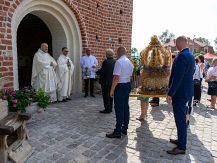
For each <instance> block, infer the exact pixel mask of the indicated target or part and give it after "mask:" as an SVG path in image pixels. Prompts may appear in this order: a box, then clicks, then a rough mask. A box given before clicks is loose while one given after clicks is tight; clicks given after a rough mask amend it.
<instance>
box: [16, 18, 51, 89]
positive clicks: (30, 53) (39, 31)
mask: <svg viewBox="0 0 217 163" xmlns="http://www.w3.org/2000/svg"><path fill="white" fill-rule="evenodd" d="M43 42H46V43H48V45H49V53H50V54H51V55H52V36H51V33H50V30H49V29H48V27H47V25H46V24H45V23H44V22H43V21H42V20H41V19H40V18H39V17H37V16H35V15H32V14H27V15H26V16H25V17H24V18H23V20H22V21H21V23H20V25H19V27H18V30H17V59H18V80H19V88H23V87H26V86H31V73H32V61H33V57H34V54H35V52H36V51H37V50H38V48H39V46H40V44H41V43H43Z"/></svg>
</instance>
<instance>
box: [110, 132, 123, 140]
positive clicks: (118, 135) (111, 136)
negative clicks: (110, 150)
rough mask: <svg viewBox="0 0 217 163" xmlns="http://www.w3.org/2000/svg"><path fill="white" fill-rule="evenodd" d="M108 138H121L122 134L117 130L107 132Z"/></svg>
mask: <svg viewBox="0 0 217 163" xmlns="http://www.w3.org/2000/svg"><path fill="white" fill-rule="evenodd" d="M106 137H107V138H119V139H120V138H121V134H117V133H115V132H113V133H111V134H106Z"/></svg>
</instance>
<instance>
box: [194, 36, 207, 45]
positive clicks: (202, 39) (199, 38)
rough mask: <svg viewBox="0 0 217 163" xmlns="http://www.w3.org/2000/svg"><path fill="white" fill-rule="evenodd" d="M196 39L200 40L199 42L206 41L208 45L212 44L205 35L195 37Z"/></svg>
mask: <svg viewBox="0 0 217 163" xmlns="http://www.w3.org/2000/svg"><path fill="white" fill-rule="evenodd" d="M195 40H197V41H199V42H202V43H205V44H207V45H210V42H209V40H208V39H206V38H204V37H198V38H195Z"/></svg>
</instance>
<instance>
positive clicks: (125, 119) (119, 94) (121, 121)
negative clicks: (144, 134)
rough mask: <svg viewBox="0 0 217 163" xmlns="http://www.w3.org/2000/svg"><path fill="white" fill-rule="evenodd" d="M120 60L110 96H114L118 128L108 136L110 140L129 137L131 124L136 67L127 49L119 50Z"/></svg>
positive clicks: (115, 69) (116, 66)
mask: <svg viewBox="0 0 217 163" xmlns="http://www.w3.org/2000/svg"><path fill="white" fill-rule="evenodd" d="M117 57H118V60H117V61H116V63H115V67H114V72H113V75H114V77H113V81H112V88H111V91H110V96H111V97H113V96H114V104H115V115H116V127H115V129H114V132H113V133H111V134H106V137H108V138H121V133H123V134H124V135H127V129H128V124H129V116H130V111H129V94H130V91H131V84H130V79H131V76H132V73H133V69H134V66H133V64H132V63H131V61H130V60H129V59H128V58H127V56H126V49H125V48H124V47H119V48H118V50H117Z"/></svg>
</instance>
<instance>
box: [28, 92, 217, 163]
mask: <svg viewBox="0 0 217 163" xmlns="http://www.w3.org/2000/svg"><path fill="white" fill-rule="evenodd" d="M207 98H208V97H206V96H204V97H203V100H202V103H203V104H207V103H208V102H207V100H206V99H207ZM164 101H165V99H162V100H161V105H160V107H156V108H150V109H149V112H148V119H147V121H146V122H143V123H141V122H139V121H137V120H136V118H137V117H138V116H139V114H140V102H139V101H138V100H136V98H131V99H130V109H131V119H130V126H129V130H128V131H129V134H128V136H123V137H122V138H121V139H108V138H105V134H106V133H107V132H111V131H112V130H113V128H114V125H115V116H114V113H112V114H106V115H104V114H100V113H99V111H100V110H102V109H103V105H102V98H101V97H100V96H97V97H96V98H90V97H89V98H83V97H76V98H73V100H71V101H69V102H66V103H59V104H54V105H51V106H50V107H49V108H48V109H47V111H45V112H44V113H40V114H39V113H37V114H35V115H34V116H33V118H32V120H31V121H30V122H29V123H28V126H27V127H28V132H29V136H30V142H31V144H32V146H33V149H34V152H33V154H32V156H31V157H30V158H29V159H28V160H27V161H26V163H52V162H55V163H68V162H69V163H77V162H78V163H96V162H100V163H110V162H115V163H125V162H130V163H140V162H144V163H172V162H174V163H185V162H186V163H188V162H197V163H212V162H217V117H216V116H217V110H214V111H212V110H210V109H207V108H206V106H205V105H203V104H199V106H198V107H196V108H194V115H193V117H192V118H191V124H190V128H189V130H188V145H187V146H188V150H187V154H186V155H179V156H171V155H168V154H166V150H168V149H171V148H172V147H174V146H173V145H172V144H170V143H169V142H168V140H169V139H170V138H176V129H175V124H174V119H173V114H172V108H171V106H168V105H167V104H166V103H165V102H164Z"/></svg>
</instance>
